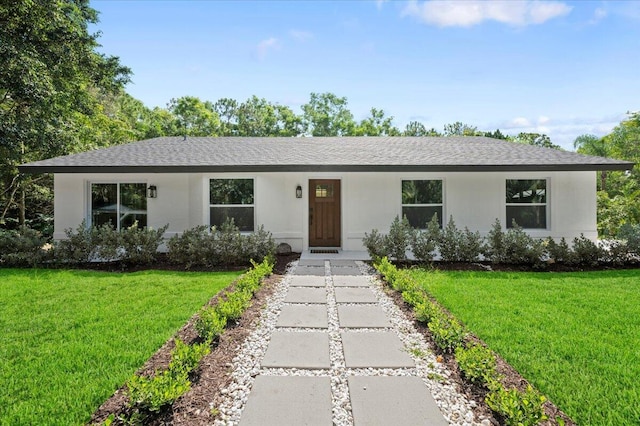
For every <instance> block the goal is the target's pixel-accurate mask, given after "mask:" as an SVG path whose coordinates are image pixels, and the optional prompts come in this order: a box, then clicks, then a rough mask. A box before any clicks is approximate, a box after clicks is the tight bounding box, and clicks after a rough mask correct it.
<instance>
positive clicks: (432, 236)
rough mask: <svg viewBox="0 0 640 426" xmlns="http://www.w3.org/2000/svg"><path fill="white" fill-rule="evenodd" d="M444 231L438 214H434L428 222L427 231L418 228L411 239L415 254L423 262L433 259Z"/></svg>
mask: <svg viewBox="0 0 640 426" xmlns="http://www.w3.org/2000/svg"><path fill="white" fill-rule="evenodd" d="M441 233H442V231H441V230H440V223H439V222H438V214H437V213H436V214H434V215H433V217H432V218H431V220H430V221H429V223H428V224H427V229H426V231H419V230H416V231H415V232H414V234H413V239H412V240H411V250H412V251H413V256H414V257H415V258H416V260H417V261H419V262H421V263H429V262H431V261H433V257H434V255H435V250H436V248H437V247H438V241H439V240H440V237H441Z"/></svg>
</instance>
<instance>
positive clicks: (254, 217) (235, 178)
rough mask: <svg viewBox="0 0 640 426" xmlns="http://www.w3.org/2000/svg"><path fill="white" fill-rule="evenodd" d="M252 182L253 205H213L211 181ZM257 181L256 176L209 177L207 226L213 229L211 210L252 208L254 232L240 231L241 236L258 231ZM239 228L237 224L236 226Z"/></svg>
mask: <svg viewBox="0 0 640 426" xmlns="http://www.w3.org/2000/svg"><path fill="white" fill-rule="evenodd" d="M241 179H242V180H251V181H253V203H252V204H211V181H212V180H241ZM256 187H257V179H256V178H255V177H254V176H209V177H208V179H207V184H206V198H207V206H208V207H209V208H208V209H207V217H208V220H207V226H208V227H209V229H211V228H212V227H213V225H211V208H223V207H247V208H249V207H251V208H253V230H251V231H240V233H241V234H252V233H254V232H255V230H256V223H257V221H256V193H257V190H256ZM236 226H237V224H236Z"/></svg>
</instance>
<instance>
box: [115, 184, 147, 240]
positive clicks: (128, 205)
mask: <svg viewBox="0 0 640 426" xmlns="http://www.w3.org/2000/svg"><path fill="white" fill-rule="evenodd" d="M136 221H137V225H138V228H144V227H145V226H147V185H146V184H144V183H121V184H120V229H124V228H130V227H131V226H133V225H134V224H135V223H136Z"/></svg>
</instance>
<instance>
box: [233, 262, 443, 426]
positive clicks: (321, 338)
mask: <svg viewBox="0 0 640 426" xmlns="http://www.w3.org/2000/svg"><path fill="white" fill-rule="evenodd" d="M293 274H294V275H293V277H291V281H290V285H289V288H288V291H287V294H286V296H285V299H284V304H283V305H282V309H281V311H280V314H279V316H278V320H277V323H276V329H275V331H273V333H272V334H271V340H270V342H269V345H268V347H267V350H266V353H265V355H264V358H263V359H262V361H261V364H260V373H259V374H258V375H257V377H256V378H255V381H254V384H253V387H252V389H251V392H250V393H249V398H248V400H247V403H246V406H245V408H244V410H243V412H242V415H241V417H240V424H241V425H331V424H333V423H334V422H335V421H336V419H335V418H334V414H335V411H336V407H335V400H336V398H335V395H333V396H332V393H335V392H336V390H335V387H334V385H335V383H334V381H336V379H335V377H336V374H335V373H336V371H338V372H339V373H340V374H343V375H345V376H346V379H345V380H344V381H345V382H346V383H344V384H343V386H346V388H347V389H348V396H349V400H350V404H349V405H348V407H347V410H348V411H349V416H350V418H351V419H352V422H353V424H354V425H355V426H361V425H398V426H402V425H446V424H448V422H447V421H446V420H445V419H444V416H443V415H442V413H441V412H440V410H439V409H438V407H437V405H436V403H435V401H434V399H433V397H432V395H431V393H430V391H429V389H428V388H427V386H426V384H425V383H424V382H423V380H422V379H421V378H420V377H416V376H410V375H407V374H404V373H403V372H404V370H406V369H411V368H415V367H416V365H415V362H414V361H413V359H412V358H411V356H409V353H408V350H407V348H405V346H404V344H403V343H402V341H401V340H400V338H399V337H398V335H397V334H396V332H395V331H394V329H393V326H392V323H391V322H390V321H389V319H388V318H387V316H386V313H385V311H384V310H383V309H382V308H381V306H380V305H379V303H378V299H377V297H376V294H375V293H374V292H373V291H372V290H371V289H370V288H368V287H369V286H370V281H369V277H367V276H364V275H362V273H361V272H360V269H359V268H358V265H357V264H356V263H355V262H354V261H346V260H328V261H319V260H317V259H312V260H306V261H302V260H301V261H300V263H299V265H298V266H297V268H296V270H295V271H294V272H293ZM332 315H333V318H337V321H335V319H334V320H333V323H332V322H331V320H330V318H331V317H332ZM332 324H333V325H332ZM335 348H340V349H341V350H336V349H335ZM285 370H286V371H285ZM338 382H340V380H338Z"/></svg>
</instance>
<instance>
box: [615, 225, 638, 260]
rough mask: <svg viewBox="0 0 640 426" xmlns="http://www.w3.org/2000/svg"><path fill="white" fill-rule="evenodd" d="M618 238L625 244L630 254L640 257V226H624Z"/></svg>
mask: <svg viewBox="0 0 640 426" xmlns="http://www.w3.org/2000/svg"><path fill="white" fill-rule="evenodd" d="M617 236H618V238H619V239H621V240H623V241H624V242H625V245H626V247H627V250H628V251H629V252H630V253H633V254H635V255H636V256H640V224H636V225H631V224H628V223H627V224H624V225H623V226H622V227H621V228H620V231H618V235H617Z"/></svg>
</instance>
